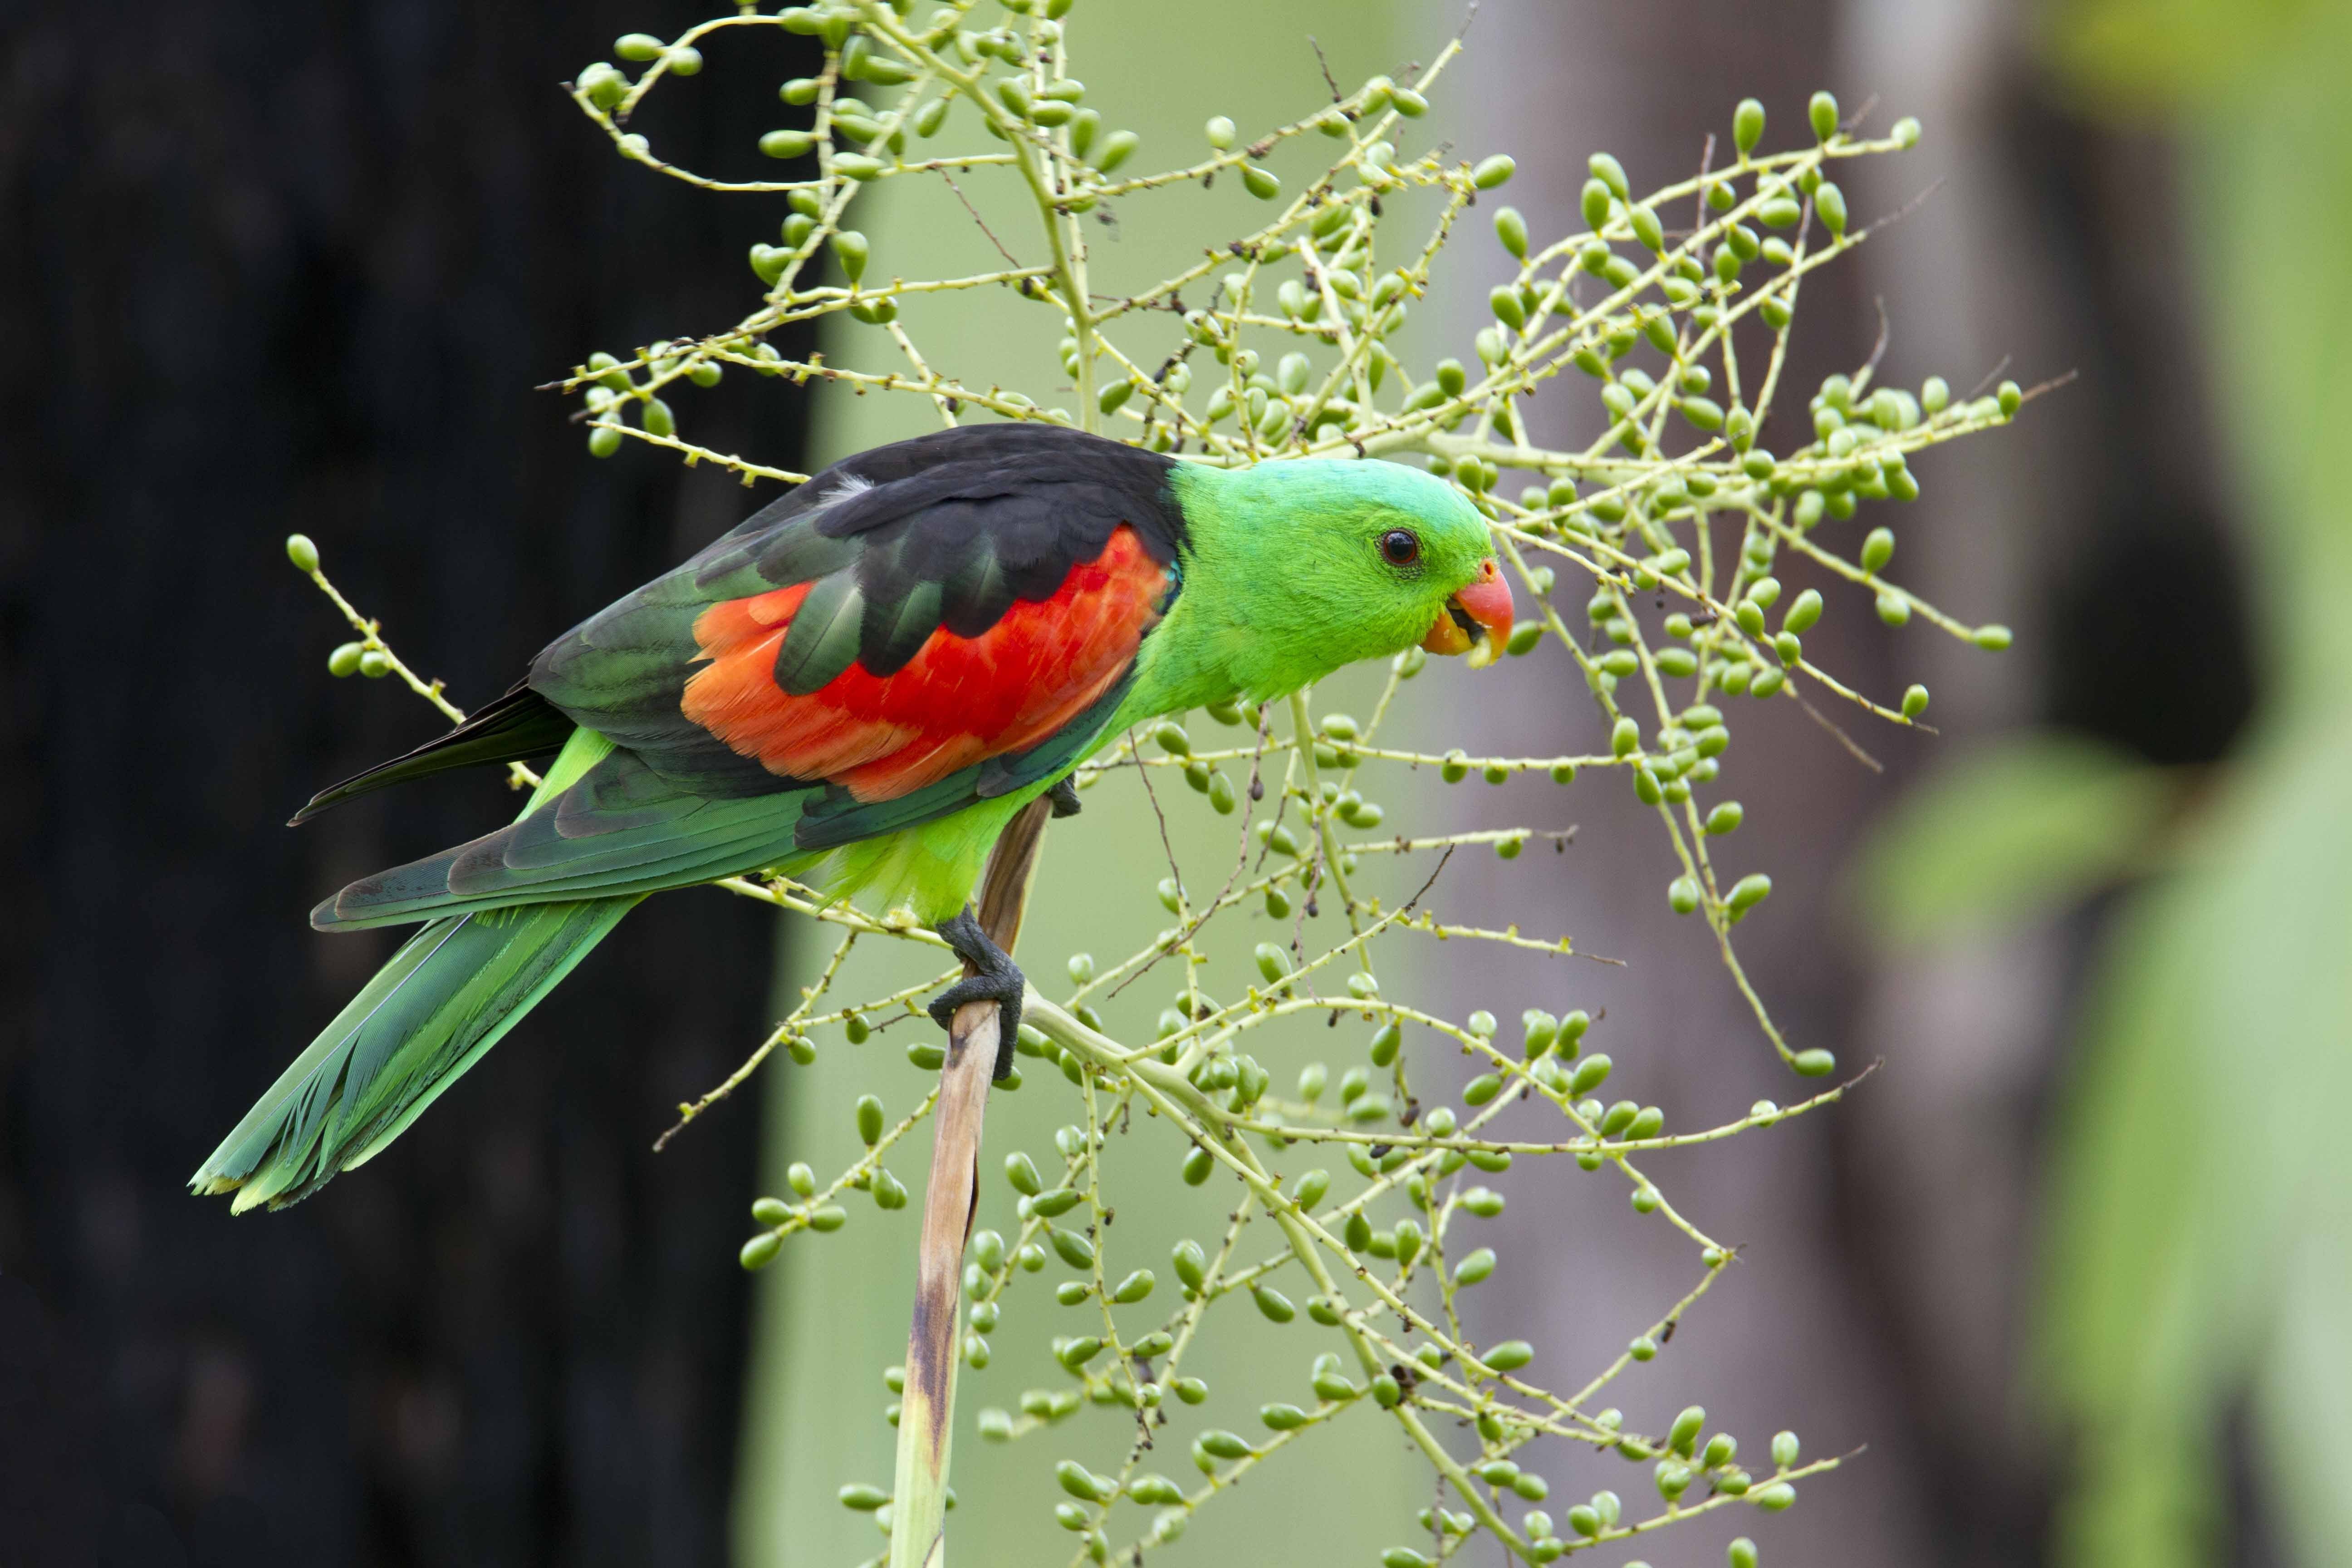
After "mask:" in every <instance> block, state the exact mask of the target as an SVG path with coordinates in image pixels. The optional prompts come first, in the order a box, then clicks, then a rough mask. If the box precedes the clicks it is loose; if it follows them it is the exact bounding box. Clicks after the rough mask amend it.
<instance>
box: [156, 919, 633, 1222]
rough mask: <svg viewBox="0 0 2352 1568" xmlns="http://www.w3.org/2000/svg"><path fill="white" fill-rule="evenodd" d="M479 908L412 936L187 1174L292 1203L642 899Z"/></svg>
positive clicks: (526, 1008)
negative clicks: (201, 1165) (200, 1166)
mask: <svg viewBox="0 0 2352 1568" xmlns="http://www.w3.org/2000/svg"><path fill="white" fill-rule="evenodd" d="M636 902H637V899H636V897H635V896H625V897H617V898H604V899H587V900H579V901H576V902H571V903H545V904H529V905H523V906H520V907H517V908H512V909H501V910H475V911H472V912H469V913H467V914H461V915H451V916H446V917H444V918H443V919H440V920H436V921H432V922H431V923H429V924H427V925H426V926H425V927H424V929H422V930H421V931H418V932H417V933H416V934H415V936H413V937H411V938H409V939H408V941H407V942H405V943H404V944H403V945H402V947H401V949H400V951H399V952H397V953H395V954H394V955H393V959H392V962H391V963H387V964H385V965H384V966H383V969H381V970H379V971H378V972H377V973H376V976H375V978H374V979H373V980H371V981H369V982H368V984H367V986H366V988H365V989H363V990H362V991H361V993H360V994H358V995H357V996H355V997H353V998H352V1002H351V1005H349V1006H347V1007H345V1008H344V1009H343V1010H342V1012H341V1013H340V1014H338V1015H336V1017H335V1021H334V1022H333V1023H331V1024H329V1025H328V1026H327V1027H326V1028H325V1030H324V1031H322V1032H321V1033H320V1036H319V1037H318V1038H317V1039H316V1040H313V1041H312V1042H311V1043H310V1049H308V1050H306V1051H304V1052H303V1053H302V1054H301V1056H299V1058H296V1059H295V1061H294V1065H293V1066H291V1067H289V1068H287V1069H286V1071H285V1072H284V1073H283V1074H281V1075H280V1076H279V1077H278V1081H277V1082H276V1083H274V1084H272V1085H270V1086H269V1092H268V1093H267V1094H265V1095H263V1096H262V1097H261V1100H260V1101H259V1102H258V1103H257V1104H256V1105H255V1106H254V1108H253V1109H252V1110H249V1111H247V1113H246V1117H245V1120H244V1121H240V1122H238V1123H237V1125H236V1131H234V1132H231V1133H230V1134H229V1135H228V1137H227V1138H226V1140H224V1141H223V1142H222V1143H221V1146H220V1147H219V1148H217V1149H215V1150H214V1151H213V1154H212V1158H210V1159H209V1160H206V1161H205V1163H204V1168H203V1169H202V1170H199V1171H198V1172H197V1173H195V1174H194V1176H192V1177H191V1178H189V1182H188V1184H189V1185H190V1186H191V1187H192V1188H194V1190H195V1191H196V1192H199V1193H235V1194H236V1201H235V1203H234V1204H233V1205H232V1207H233V1208H234V1209H235V1210H236V1212H238V1213H240V1214H241V1213H243V1212H244V1211H245V1210H247V1209H249V1208H252V1207H253V1206H254V1205H257V1204H265V1203H266V1204H268V1205H269V1206H270V1207H271V1208H273V1209H275V1208H283V1207H285V1206H286V1205H289V1204H292V1203H298V1202H299V1201H300V1200H302V1199H304V1198H307V1197H309V1196H310V1194H312V1193H315V1192H317V1191H318V1190H319V1189H320V1187H323V1186H325V1185H326V1184H327V1183H328V1182H330V1181H331V1180H332V1179H333V1178H334V1176H335V1174H336V1173H337V1172H339V1171H348V1170H351V1169H352V1167H354V1166H356V1165H360V1164H362V1163H365V1162H366V1161H368V1160H370V1159H373V1157H374V1156H375V1155H376V1153H377V1152H380V1151H381V1150H382V1149H383V1147H384V1146H385V1145H386V1144H388V1143H390V1142H392V1141H393V1140H394V1138H397V1137H399V1136H400V1134H401V1132H402V1131H404V1129H405V1128H406V1127H407V1126H408V1124H409V1123H410V1122H411V1121H415V1119H416V1117H417V1116H418V1114H419V1113H420V1112H422V1111H423V1110H424V1109H425V1107H426V1106H428V1105H430V1104H432V1103H433V1101H434V1100H435V1099H436V1098H437V1097H438V1096H439V1095H440V1093H441V1091H442V1090H443V1089H447V1088H448V1087H449V1086H450V1085H451V1084H452V1083H455V1082H456V1081H457V1079H458V1077H459V1076H460V1075H461V1074H463V1073H464V1072H465V1070H466V1069H467V1068H470V1067H472V1066H473V1065H474V1064H475V1063H476V1062H477V1061H479V1060H480V1059H481V1057H482V1053H483V1052H485V1051H487V1050H488V1049H489V1048H490V1047H492V1046H494V1045H496V1044H497V1043H498V1041H499V1037H500V1036H502V1035H504V1034H505V1033H506V1032H507V1031H508V1030H509V1029H510V1028H512V1027H513V1026H515V1024H516V1023H517V1022H518V1021H520V1019H521V1017H522V1016H523V1015H524V1014H526V1013H528V1012H530V1010H531V1008H532V1007H534V1006H536V1005H538V1003H539V1000H540V998H541V997H542V996H544V995H546V994H548V992H549V991H551V990H552V989H553V988H554V986H555V984H556V983H557V982H558V981H560V980H562V978H563V977H564V976H565V975H566V974H569V973H572V965H574V964H576V963H579V962H580V961H581V959H583V957H585V956H586V955H587V953H588V951H589V950H590V949H591V948H593V947H594V946H595V945H596V944H597V943H598V942H602V941H603V940H604V935H605V933H606V932H608V931H611V930H612V929H613V928H614V926H615V925H617V924H618V923H620V919H621V917H622V916H623V915H625V914H627V913H628V912H629V910H631V909H632V908H633V907H635V904H636Z"/></svg>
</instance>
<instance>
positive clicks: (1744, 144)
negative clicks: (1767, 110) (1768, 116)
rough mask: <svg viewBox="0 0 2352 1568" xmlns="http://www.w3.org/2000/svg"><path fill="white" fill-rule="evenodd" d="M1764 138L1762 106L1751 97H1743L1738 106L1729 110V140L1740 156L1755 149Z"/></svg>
mask: <svg viewBox="0 0 2352 1568" xmlns="http://www.w3.org/2000/svg"><path fill="white" fill-rule="evenodd" d="M1763 140H1764V106H1763V105H1762V104H1761V103H1759V102H1758V101H1757V100H1754V99H1752V98H1743V99H1741V100H1739V107H1738V109H1735V110H1732V111H1731V141H1732V144H1733V145H1734V146H1736V147H1738V149H1739V155H1740V156H1741V157H1743V158H1744V157H1746V156H1748V153H1753V152H1754V151H1756V144H1757V143H1758V142H1761V141H1763Z"/></svg>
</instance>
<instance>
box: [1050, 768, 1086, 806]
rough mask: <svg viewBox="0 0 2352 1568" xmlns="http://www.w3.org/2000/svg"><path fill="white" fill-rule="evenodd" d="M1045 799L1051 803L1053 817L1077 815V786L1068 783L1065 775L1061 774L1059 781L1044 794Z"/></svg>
mask: <svg viewBox="0 0 2352 1568" xmlns="http://www.w3.org/2000/svg"><path fill="white" fill-rule="evenodd" d="M1045 798H1046V799H1047V800H1049V801H1051V802H1052V803H1053V805H1054V815H1055V816H1077V815H1078V810H1079V807H1078V786H1077V785H1076V784H1072V783H1071V782H1070V778H1069V775H1068V774H1067V773H1065V774H1063V775H1062V777H1061V780H1060V781H1059V782H1058V783H1056V784H1055V785H1054V787H1053V788H1052V789H1049V790H1047V791H1046V792H1045Z"/></svg>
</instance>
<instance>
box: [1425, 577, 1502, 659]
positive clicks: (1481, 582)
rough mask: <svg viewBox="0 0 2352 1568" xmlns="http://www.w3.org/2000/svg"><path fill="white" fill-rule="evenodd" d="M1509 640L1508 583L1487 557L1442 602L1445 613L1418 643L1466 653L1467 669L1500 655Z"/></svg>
mask: <svg viewBox="0 0 2352 1568" xmlns="http://www.w3.org/2000/svg"><path fill="white" fill-rule="evenodd" d="M1510 640H1511V590H1510V585H1509V584H1507V583H1505V582H1504V581H1503V569H1502V568H1501V567H1500V566H1497V565H1496V563H1495V560H1494V558H1493V557H1492V556H1489V557H1487V559H1486V563H1485V564H1484V565H1482V566H1480V567H1479V568H1478V575H1477V577H1476V578H1475V580H1473V581H1472V583H1471V584H1470V585H1469V586H1468V587H1466V588H1465V589H1463V590H1462V591H1461V592H1460V593H1458V594H1456V595H1454V596H1453V597H1452V598H1450V599H1448V600H1446V601H1445V613H1444V615H1442V616H1438V617H1437V624H1436V625H1435V626H1432V627H1430V628H1429V635H1428V636H1427V637H1423V638H1422V639H1421V646H1422V647H1425V648H1427V649H1428V650H1429V651H1430V652H1432V653H1466V654H1468V655H1469V656H1470V668H1473V669H1483V668H1486V666H1487V665H1490V664H1492V663H1494V662H1495V660H1496V658H1500V657H1501V655H1502V652H1503V647H1504V645H1506V644H1507V643H1508V642H1509V641H1510Z"/></svg>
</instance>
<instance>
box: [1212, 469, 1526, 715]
mask: <svg viewBox="0 0 2352 1568" xmlns="http://www.w3.org/2000/svg"><path fill="white" fill-rule="evenodd" d="M1171 482H1172V484H1173V485H1174V487H1175V493H1176V497H1177V500H1178V502H1179V504H1180V505H1181V508H1182V510H1183V513H1184V522H1185V531H1186V535H1187V538H1186V549H1185V552H1184V553H1185V561H1184V573H1185V578H1184V592H1183V595H1182V597H1181V600H1180V602H1179V603H1180V609H1179V611H1178V613H1179V614H1180V615H1183V614H1186V613H1187V612H1189V613H1191V614H1192V615H1195V616H1202V617H1204V619H1205V621H1206V622H1207V623H1208V624H1207V625H1206V626H1204V627H1203V629H1206V630H1209V631H1210V632H1211V636H1212V638H1213V641H1214V642H1215V643H1216V644H1217V645H1218V652H1219V655H1220V658H1221V660H1222V662H1223V665H1224V667H1225V668H1226V669H1227V671H1228V672H1229V673H1230V674H1231V676H1232V679H1233V685H1234V687H1235V688H1236V689H1239V690H1241V691H1242V692H1244V694H1246V695H1249V696H1251V697H1257V698H1264V697H1271V696H1275V695H1278V694H1280V693H1283V692H1286V691H1295V690H1297V689H1298V688H1300V687H1302V686H1307V685H1310V684H1312V683H1313V682H1315V681H1318V680H1320V679H1323V678H1324V677H1325V676H1327V675H1329V674H1330V673H1331V672H1332V671H1334V670H1336V669H1339V668H1341V667H1343V666H1345V665H1349V664H1353V663H1355V662H1356V661H1357V660H1359V659H1365V658H1387V657H1389V656H1390V655H1392V654H1397V653H1402V651H1404V650H1405V649H1406V648H1409V647H1416V646H1418V647H1425V648H1428V649H1429V650H1430V651H1431V652H1433V653H1441V654H1453V653H1466V654H1468V655H1469V656H1470V658H1469V664H1470V666H1471V668H1479V667H1481V666H1484V665H1486V664H1490V663H1492V662H1493V661H1494V659H1495V657H1496V655H1497V654H1498V653H1500V652H1501V651H1502V647H1503V645H1504V644H1505V643H1506V642H1507V641H1508V640H1509V639H1510V635H1511V591H1510V589H1509V587H1508V586H1507V585H1506V584H1504V582H1503V578H1502V574H1501V571H1500V570H1499V569H1498V567H1497V566H1496V561H1495V549H1494V542H1493V541H1492V539H1491V538H1490V537H1489V534H1488V531H1487V524H1486V519H1485V518H1484V517H1482V516H1481V515H1479V512H1478V510H1477V509H1476V508H1475V507H1474V506H1472V505H1471V504H1470V503H1469V501H1468V500H1465V499H1464V498H1463V496H1462V495H1461V493H1460V492H1458V491H1456V490H1455V489H1453V487H1451V486H1449V485H1446V484H1444V483H1443V482H1442V481H1440V480H1438V479H1435V478H1433V477H1432V476H1431V475H1429V474H1426V473H1423V472H1422V471H1420V470H1419V469H1416V468H1404V467H1402V466H1401V465H1399V464H1395V463H1385V462H1379V461H1349V460H1347V459H1340V458H1301V459H1297V460H1295V461H1289V462H1270V463H1261V464H1259V465H1257V466H1256V467H1255V468H1241V469H1222V468H1205V467H1202V466H1199V465H1194V464H1185V465H1183V466H1181V467H1180V468H1178V469H1177V470H1176V471H1175V475H1174V477H1173V479H1172V480H1171Z"/></svg>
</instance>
